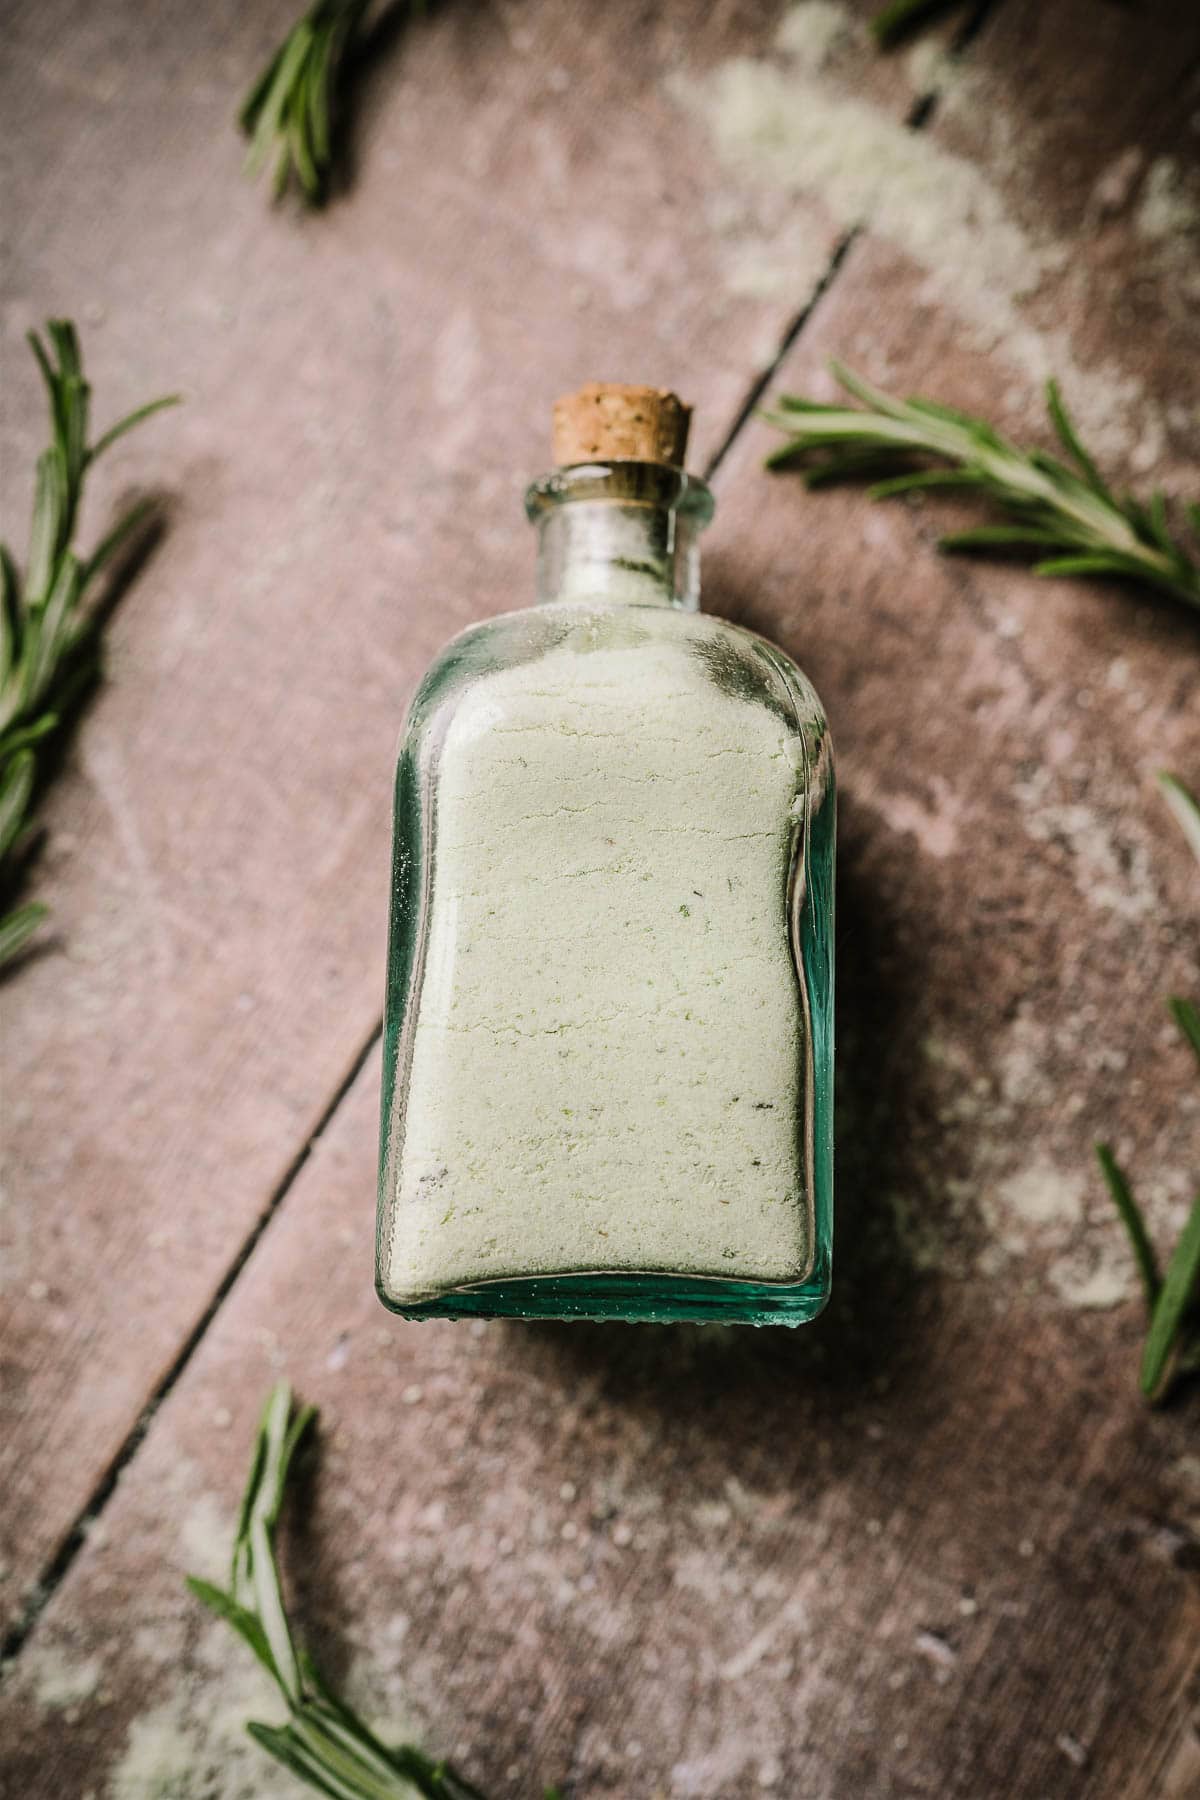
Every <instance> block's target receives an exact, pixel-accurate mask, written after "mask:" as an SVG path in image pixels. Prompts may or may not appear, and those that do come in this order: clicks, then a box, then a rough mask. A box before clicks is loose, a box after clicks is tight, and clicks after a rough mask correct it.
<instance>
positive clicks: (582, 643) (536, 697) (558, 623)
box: [405, 600, 828, 747]
mask: <svg viewBox="0 0 1200 1800" xmlns="http://www.w3.org/2000/svg"><path fill="white" fill-rule="evenodd" d="M598 695H604V696H605V697H606V705H615V706H617V707H624V708H625V709H626V710H628V711H629V712H630V713H631V714H634V713H638V712H646V711H654V710H658V709H659V708H661V707H662V706H666V705H678V704H679V703H680V701H681V698H682V697H683V696H685V695H687V696H690V700H691V706H692V709H693V711H694V712H696V713H697V715H698V716H699V715H702V713H703V710H704V707H705V705H706V704H709V705H711V706H712V707H719V708H721V709H723V710H725V711H728V710H729V709H730V708H733V707H737V706H739V705H740V706H743V707H745V708H747V709H749V710H750V711H752V712H756V713H757V712H760V711H762V710H764V709H765V710H766V711H768V712H770V713H772V714H774V715H775V717H776V718H777V719H778V720H779V721H780V722H781V723H783V724H784V725H785V726H786V727H787V728H788V729H790V730H793V731H800V732H802V733H803V735H804V736H805V737H806V738H807V739H808V740H809V742H810V744H811V745H814V747H815V744H816V742H817V741H818V740H823V739H824V738H825V737H826V736H827V729H828V728H827V724H826V720H825V714H824V710H823V708H822V705H821V701H820V699H819V697H818V695H817V692H816V689H815V688H814V687H813V685H812V683H811V682H810V681H809V680H808V678H807V676H806V675H805V674H804V672H803V671H802V670H801V669H800V667H799V666H798V665H797V664H796V662H795V661H794V660H793V659H792V658H791V657H790V656H789V655H788V654H787V653H786V652H785V651H783V650H781V649H780V648H779V646H778V645H776V644H773V643H771V642H770V640H769V639H767V638H764V637H762V636H761V635H760V634H758V633H757V632H754V631H750V630H748V629H747V628H746V627H745V626H742V625H737V624H734V623H732V622H731V621H730V620H727V619H722V618H720V617H718V616H716V615H715V614H711V613H703V612H690V611H683V610H681V609H677V608H674V607H660V606H629V605H613V604H611V603H607V604H603V603H601V604H596V603H589V602H587V601H580V600H572V601H563V602H557V603H554V602H552V603H550V604H546V605H541V606H536V607H529V608H523V609H521V610H519V611H514V612H509V613H502V614H499V615H497V616H496V617H494V618H491V619H486V620H481V621H480V622H479V623H477V624H474V625H471V626H468V627H467V629H466V630H465V631H462V632H459V633H458V635H457V636H456V637H454V638H452V639H451V640H450V642H449V643H448V644H447V645H446V646H445V647H444V649H443V650H441V651H440V652H439V653H438V655H437V656H436V657H435V658H434V660H433V662H432V663H431V664H430V666H429V668H428V669H427V671H426V673H425V675H424V677H423V678H422V680H421V682H420V684H419V686H418V688H417V690H416V693H415V694H414V696H413V701H412V704H411V707H410V709H409V715H408V720H407V723H406V727H405V741H406V742H407V743H408V744H409V745H411V744H412V743H413V742H414V740H415V739H420V738H423V737H425V736H426V735H427V734H428V733H429V732H430V731H432V730H436V735H437V736H438V737H439V738H440V737H441V736H443V735H444V732H445V730H446V729H448V727H449V725H450V723H451V720H452V719H453V718H454V717H455V715H457V714H458V713H460V711H461V710H462V709H463V707H464V705H465V706H466V707H467V710H468V712H469V713H470V714H471V715H472V718H473V720H474V722H475V723H476V724H477V725H478V726H479V727H486V726H487V725H489V724H491V725H500V724H501V723H502V722H503V720H504V718H505V717H506V716H508V715H511V714H513V713H514V712H516V713H522V714H523V713H525V712H526V711H527V710H528V708H529V706H530V704H533V703H536V705H537V708H538V710H539V712H543V711H544V710H545V709H546V708H547V707H558V708H560V709H561V710H562V712H563V715H564V716H567V715H569V714H570V713H571V712H572V711H573V710H575V709H577V708H584V709H586V708H587V707H588V706H589V705H590V704H592V703H593V702H594V700H595V697H596V696H598Z"/></svg>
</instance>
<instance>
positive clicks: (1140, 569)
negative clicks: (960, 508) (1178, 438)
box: [764, 362, 1200, 842]
mask: <svg viewBox="0 0 1200 1800" xmlns="http://www.w3.org/2000/svg"><path fill="white" fill-rule="evenodd" d="M831 367H832V369H833V372H834V374H835V376H836V377H837V379H838V381H839V382H840V383H841V385H842V387H843V388H844V389H845V390H846V392H847V393H848V394H850V395H851V396H852V397H853V398H854V399H856V400H857V401H859V402H860V404H859V406H857V407H851V406H845V405H823V404H821V403H820V402H818V401H813V400H805V399H802V398H798V397H796V396H794V395H789V394H784V395H781V396H780V397H779V399H778V400H777V401H776V403H775V406H774V409H773V410H771V411H768V412H767V413H766V414H765V415H764V416H765V418H766V420H767V423H768V424H770V425H772V426H774V427H775V429H776V430H778V431H780V432H782V433H783V434H784V440H785V441H784V443H783V444H782V445H781V447H780V448H779V449H778V450H775V451H773V452H772V453H771V455H770V456H769V457H768V458H767V464H768V467H772V468H778V467H780V466H782V465H785V464H789V463H790V464H794V463H797V462H798V463H801V464H802V465H803V467H804V471H805V475H806V479H807V480H808V482H809V485H810V486H816V485H819V484H820V483H822V482H828V481H831V480H833V481H836V480H845V479H857V478H859V477H861V476H863V475H870V476H875V475H880V474H883V475H887V476H888V477H889V478H888V479H885V480H881V481H877V482H876V484H875V486H874V487H872V488H871V489H870V490H869V491H870V494H871V497H872V498H873V499H885V498H890V497H892V496H894V495H897V494H903V493H908V492H911V491H913V490H916V489H920V488H926V487H940V486H953V487H955V488H959V489H962V490H966V491H970V492H973V493H975V494H977V495H978V496H979V498H980V499H982V500H984V501H987V502H989V503H990V504H991V505H992V506H993V507H994V508H995V509H996V510H997V511H998V512H999V513H1000V514H1001V516H1002V518H1003V519H1005V520H1006V522H1005V523H1001V524H996V525H983V526H979V527H977V528H975V529H974V530H970V531H960V532H956V533H954V534H952V535H950V536H948V537H945V538H943V539H942V542H941V545H940V548H941V549H943V550H947V551H964V550H967V551H975V550H985V551H993V550H1002V551H1010V552H1011V551H1018V550H1022V549H1026V548H1028V549H1031V550H1035V551H1037V552H1038V560H1037V561H1036V562H1035V563H1034V565H1033V572H1034V574H1036V575H1054V576H1092V575H1099V576H1105V577H1117V578H1119V579H1121V580H1133V581H1138V582H1141V583H1142V584H1143V585H1144V586H1148V587H1152V588H1155V589H1157V590H1158V591H1159V592H1161V593H1164V594H1169V595H1170V596H1171V597H1172V599H1174V600H1179V601H1182V602H1183V603H1184V604H1185V605H1187V606H1194V607H1196V608H1198V609H1200V563H1198V562H1197V559H1196V556H1195V554H1194V553H1193V552H1192V551H1191V550H1190V549H1187V548H1185V547H1184V545H1183V543H1182V542H1181V541H1180V540H1179V539H1178V538H1176V537H1174V536H1173V535H1172V533H1171V530H1170V525H1169V522H1168V514H1167V502H1166V500H1165V498H1164V497H1163V495H1162V494H1160V493H1156V494H1155V495H1154V496H1153V498H1152V499H1151V500H1150V502H1149V504H1148V505H1142V504H1141V502H1139V501H1137V500H1135V499H1132V498H1129V497H1124V498H1120V497H1118V496H1117V495H1116V494H1114V492H1113V491H1112V489H1111V488H1110V487H1109V486H1108V485H1107V483H1106V482H1105V481H1104V479H1103V477H1102V476H1101V474H1100V471H1099V469H1098V468H1097V466H1096V463H1095V461H1094V459H1093V458H1092V457H1091V456H1090V455H1089V454H1088V452H1087V450H1086V449H1085V448H1084V445H1083V443H1082V442H1081V440H1080V437H1079V434H1078V432H1077V430H1076V429H1075V426H1074V425H1073V424H1072V422H1071V418H1070V416H1069V414H1068V412H1067V410H1066V407H1065V405H1064V403H1063V398H1062V395H1061V393H1060V392H1059V389H1058V386H1057V384H1056V383H1054V382H1050V383H1049V384H1048V385H1047V389H1046V405H1047V409H1048V411H1049V414H1050V421H1051V424H1052V425H1053V427H1054V430H1055V433H1056V435H1057V437H1058V440H1059V443H1060V444H1061V445H1062V448H1063V451H1064V452H1065V454H1066V456H1067V457H1068V458H1069V462H1062V461H1060V460H1059V459H1058V458H1057V457H1054V456H1050V455H1048V454H1047V453H1046V452H1045V451H1043V450H1022V449H1021V448H1019V447H1018V446H1017V445H1016V444H1012V443H1010V442H1009V441H1008V440H1007V439H1006V438H1004V437H1002V436H1001V435H1000V433H999V432H998V431H996V429H995V428H994V427H993V426H992V425H990V424H988V422H987V421H986V420H985V419H977V418H973V417H972V416H971V415H970V414H969V413H964V412H960V411H958V410H957V409H956V408H953V407H948V406H942V405H939V404H937V403H936V402H934V401H930V400H920V399H908V400H898V399H896V398H895V397H894V396H893V395H891V394H888V393H885V392H884V391H883V390H882V389H880V388H876V387H873V386H872V385H871V384H870V383H869V382H867V381H864V380H863V378H862V377H861V376H858V375H855V374H853V373H852V371H851V370H849V369H846V368H844V367H843V366H842V365H841V364H839V363H836V362H835V363H833V364H831ZM931 463H932V464H933V465H934V466H933V467H930V466H929V465H930V464H931ZM1185 512H1186V516H1187V517H1188V519H1189V520H1190V521H1191V523H1192V525H1193V528H1195V527H1196V520H1197V518H1200V509H1196V508H1191V507H1188V508H1186V509H1185ZM1195 831H1196V834H1197V836H1196V839H1195V840H1194V841H1197V842H1200V814H1198V815H1197V818H1196V825H1195Z"/></svg>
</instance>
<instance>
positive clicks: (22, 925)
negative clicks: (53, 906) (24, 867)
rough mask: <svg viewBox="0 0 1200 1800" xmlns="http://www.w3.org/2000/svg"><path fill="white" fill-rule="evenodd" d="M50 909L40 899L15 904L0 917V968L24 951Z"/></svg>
mask: <svg viewBox="0 0 1200 1800" xmlns="http://www.w3.org/2000/svg"><path fill="white" fill-rule="evenodd" d="M49 911H50V908H49V907H48V906H43V905H42V903H41V901H40V900H31V901H29V903H28V904H27V905H26V906H15V907H13V909H12V911H11V912H9V913H6V914H5V916H4V917H3V918H2V919H0V969H2V968H3V967H4V965H5V963H6V962H11V961H12V959H13V957H14V956H16V955H18V954H19V952H20V951H22V950H23V949H24V948H25V946H26V944H27V943H28V942H29V940H30V938H31V937H32V936H33V934H34V932H35V931H36V930H37V928H38V926H39V925H40V924H41V922H42V920H43V919H44V918H45V917H46V915H47V913H48V912H49Z"/></svg>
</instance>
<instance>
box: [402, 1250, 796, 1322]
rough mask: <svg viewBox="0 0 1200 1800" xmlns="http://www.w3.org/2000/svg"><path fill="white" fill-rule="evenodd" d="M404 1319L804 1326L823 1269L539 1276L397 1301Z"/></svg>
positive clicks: (483, 1284) (488, 1283)
mask: <svg viewBox="0 0 1200 1800" xmlns="http://www.w3.org/2000/svg"><path fill="white" fill-rule="evenodd" d="M378 1291H379V1298H380V1299H381V1300H382V1301H383V1304H384V1305H385V1306H386V1307H387V1308H388V1310H389V1311H390V1312H394V1313H399V1314H400V1316H401V1317H402V1318H405V1319H590V1320H594V1321H597V1322H604V1321H612V1322H614V1323H621V1324H653V1325H673V1324H683V1323H690V1324H696V1325H791V1326H795V1325H805V1324H807V1323H808V1321H809V1320H810V1319H815V1318H816V1316H817V1314H818V1313H819V1312H820V1311H821V1310H822V1308H823V1307H824V1305H825V1303H826V1301H827V1300H828V1298H829V1265H828V1262H827V1261H826V1263H825V1265H824V1267H823V1268H819V1269H817V1270H814V1272H813V1274H812V1275H811V1276H810V1277H809V1279H808V1280H807V1281H805V1282H797V1283H796V1284H794V1285H787V1284H784V1283H779V1282H747V1281H720V1280H716V1279H712V1278H708V1279H704V1280H691V1279H688V1278H687V1277H685V1276H678V1275H595V1274H591V1275H539V1276H534V1277H530V1278H527V1279H525V1280H522V1281H496V1282H485V1283H482V1284H480V1285H479V1286H477V1287H463V1288H456V1289H453V1290H452V1291H450V1292H448V1293H445V1294H438V1295H437V1296H436V1297H435V1298H433V1299H431V1300H423V1301H419V1302H416V1303H412V1302H399V1301H396V1300H395V1299H393V1298H392V1297H391V1296H390V1295H388V1294H387V1293H385V1292H384V1291H383V1289H382V1288H380V1289H379V1290H378Z"/></svg>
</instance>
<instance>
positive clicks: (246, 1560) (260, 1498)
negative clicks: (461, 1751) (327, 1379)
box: [187, 1382, 552, 1800]
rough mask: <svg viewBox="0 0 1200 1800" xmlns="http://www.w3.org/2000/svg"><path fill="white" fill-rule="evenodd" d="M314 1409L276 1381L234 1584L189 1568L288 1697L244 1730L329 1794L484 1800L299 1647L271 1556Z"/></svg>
mask: <svg viewBox="0 0 1200 1800" xmlns="http://www.w3.org/2000/svg"><path fill="white" fill-rule="evenodd" d="M315 1416H316V1415H315V1413H314V1412H313V1409H312V1408H311V1407H303V1408H300V1409H294V1408H293V1403H292V1394H291V1389H290V1388H289V1387H288V1385H287V1383H286V1382H281V1383H279V1385H278V1386H277V1387H275V1388H274V1389H273V1390H272V1392H271V1394H270V1396H269V1397H268V1400H267V1404H266V1407H265V1409H264V1411H263V1416H262V1422H261V1424H260V1426H259V1430H258V1434H257V1436H256V1438H255V1442H254V1451H253V1454H252V1457H251V1462H250V1473H249V1477H248V1479H247V1482H246V1487H245V1490H244V1492H243V1495H242V1503H241V1507H240V1510H239V1513H238V1523H237V1531H236V1535H235V1538H234V1544H233V1551H232V1555H231V1558H230V1590H229V1592H225V1591H224V1590H223V1589H221V1588H218V1587H216V1586H214V1585H213V1583H212V1582H208V1581H201V1580H200V1579H199V1578H198V1577H197V1576H194V1575H193V1576H189V1577H188V1578H187V1586H188V1589H189V1591H190V1592H191V1593H192V1594H193V1595H194V1596H195V1597H196V1599H197V1600H200V1601H202V1602H203V1603H204V1605H205V1606H207V1607H208V1608H209V1609H210V1611H211V1612H213V1613H214V1614H215V1615H216V1616H217V1618H219V1619H223V1620H224V1621H225V1623H226V1624H227V1625H229V1626H230V1627H231V1628H232V1629H233V1630H234V1631H235V1632H236V1633H237V1634H238V1636H239V1637H241V1638H242V1639H243V1641H244V1642H245V1643H246V1644H248V1645H249V1647H250V1649H251V1650H252V1651H253V1652H254V1655H255V1656H256V1657H257V1658H258V1660H259V1662H260V1663H262V1665H263V1667H264V1668H265V1669H266V1670H267V1672H268V1674H269V1675H270V1676H271V1678H272V1680H273V1681H274V1682H275V1685H276V1686H277V1687H278V1689H279V1693H280V1697H281V1699H282V1700H283V1702H284V1704H285V1706H286V1707H287V1712H288V1719H287V1722H286V1724H284V1725H282V1726H275V1725H263V1724H260V1723H259V1722H257V1721H254V1722H251V1723H250V1724H249V1725H248V1726H247V1730H248V1731H249V1733H250V1736H251V1737H252V1738H253V1739H254V1741H255V1743H256V1744H258V1745H259V1746H260V1747H261V1748H262V1749H263V1750H265V1751H266V1752H267V1753H268V1755H270V1756H273V1757H274V1758H275V1760H276V1762H278V1763H280V1764H282V1766H283V1767H284V1768H285V1769H288V1770H290V1771H291V1773H292V1774H293V1775H295V1776H296V1777H297V1779H298V1780H300V1781H303V1782H304V1783H306V1785H307V1786H309V1787H311V1788H315V1789H316V1790H317V1792H318V1793H321V1794H327V1795H333V1796H334V1797H335V1800H413V1796H414V1795H419V1796H423V1800H484V1796H483V1795H482V1794H481V1793H480V1792H479V1790H478V1789H477V1788H474V1787H472V1786H471V1784H470V1783H469V1782H468V1781H466V1780H464V1779H463V1777H462V1776H461V1775H458V1774H457V1773H456V1772H455V1771H454V1770H453V1769H452V1768H450V1767H449V1765H448V1764H445V1763H435V1762H433V1761H431V1760H430V1758H429V1757H427V1756H425V1755H424V1754H423V1752H422V1751H420V1750H418V1749H416V1748H415V1747H414V1746H413V1745H411V1744H403V1745H400V1746H399V1747H397V1748H395V1749H389V1748H388V1746H387V1745H385V1744H384V1743H382V1742H381V1741H380V1739H379V1738H378V1737H377V1736H376V1735H375V1733H374V1732H373V1731H372V1730H371V1728H370V1727H369V1726H368V1725H367V1724H366V1723H365V1721H364V1720H362V1719H360V1718H359V1716H358V1714H357V1713H355V1712H354V1711H353V1710H352V1708H350V1707H349V1706H347V1705H346V1703H345V1702H344V1701H343V1700H340V1699H338V1697H337V1696H336V1695H335V1694H334V1693H333V1692H332V1690H331V1689H330V1688H329V1687H328V1686H327V1684H326V1683H325V1681H324V1680H323V1679H322V1677H321V1676H320V1674H319V1673H318V1671H317V1669H316V1667H315V1665H314V1663H313V1661H312V1658H311V1657H310V1656H309V1655H308V1653H307V1652H306V1651H304V1650H302V1649H297V1647H296V1644H295V1640H294V1638H293V1636H292V1630H291V1625H290V1624H289V1621H288V1617H287V1612H286V1609H285V1607H284V1603H283V1593H282V1589H281V1586H280V1581H279V1570H278V1567H277V1565H276V1561H275V1534H276V1531H277V1528H278V1522H279V1514H280V1510H281V1508H282V1506H283V1501H284V1497H285V1494H286V1490H287V1480H288V1474H289V1471H290V1469H291V1465H292V1461H293V1459H294V1456H295V1453H296V1451H297V1449H298V1448H299V1445H300V1442H301V1440H302V1439H303V1437H304V1436H305V1434H306V1432H307V1431H308V1429H309V1427H310V1426H311V1424H312V1422H313V1419H314V1418H315ZM550 1791H552V1790H548V1794H549V1792H550Z"/></svg>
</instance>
